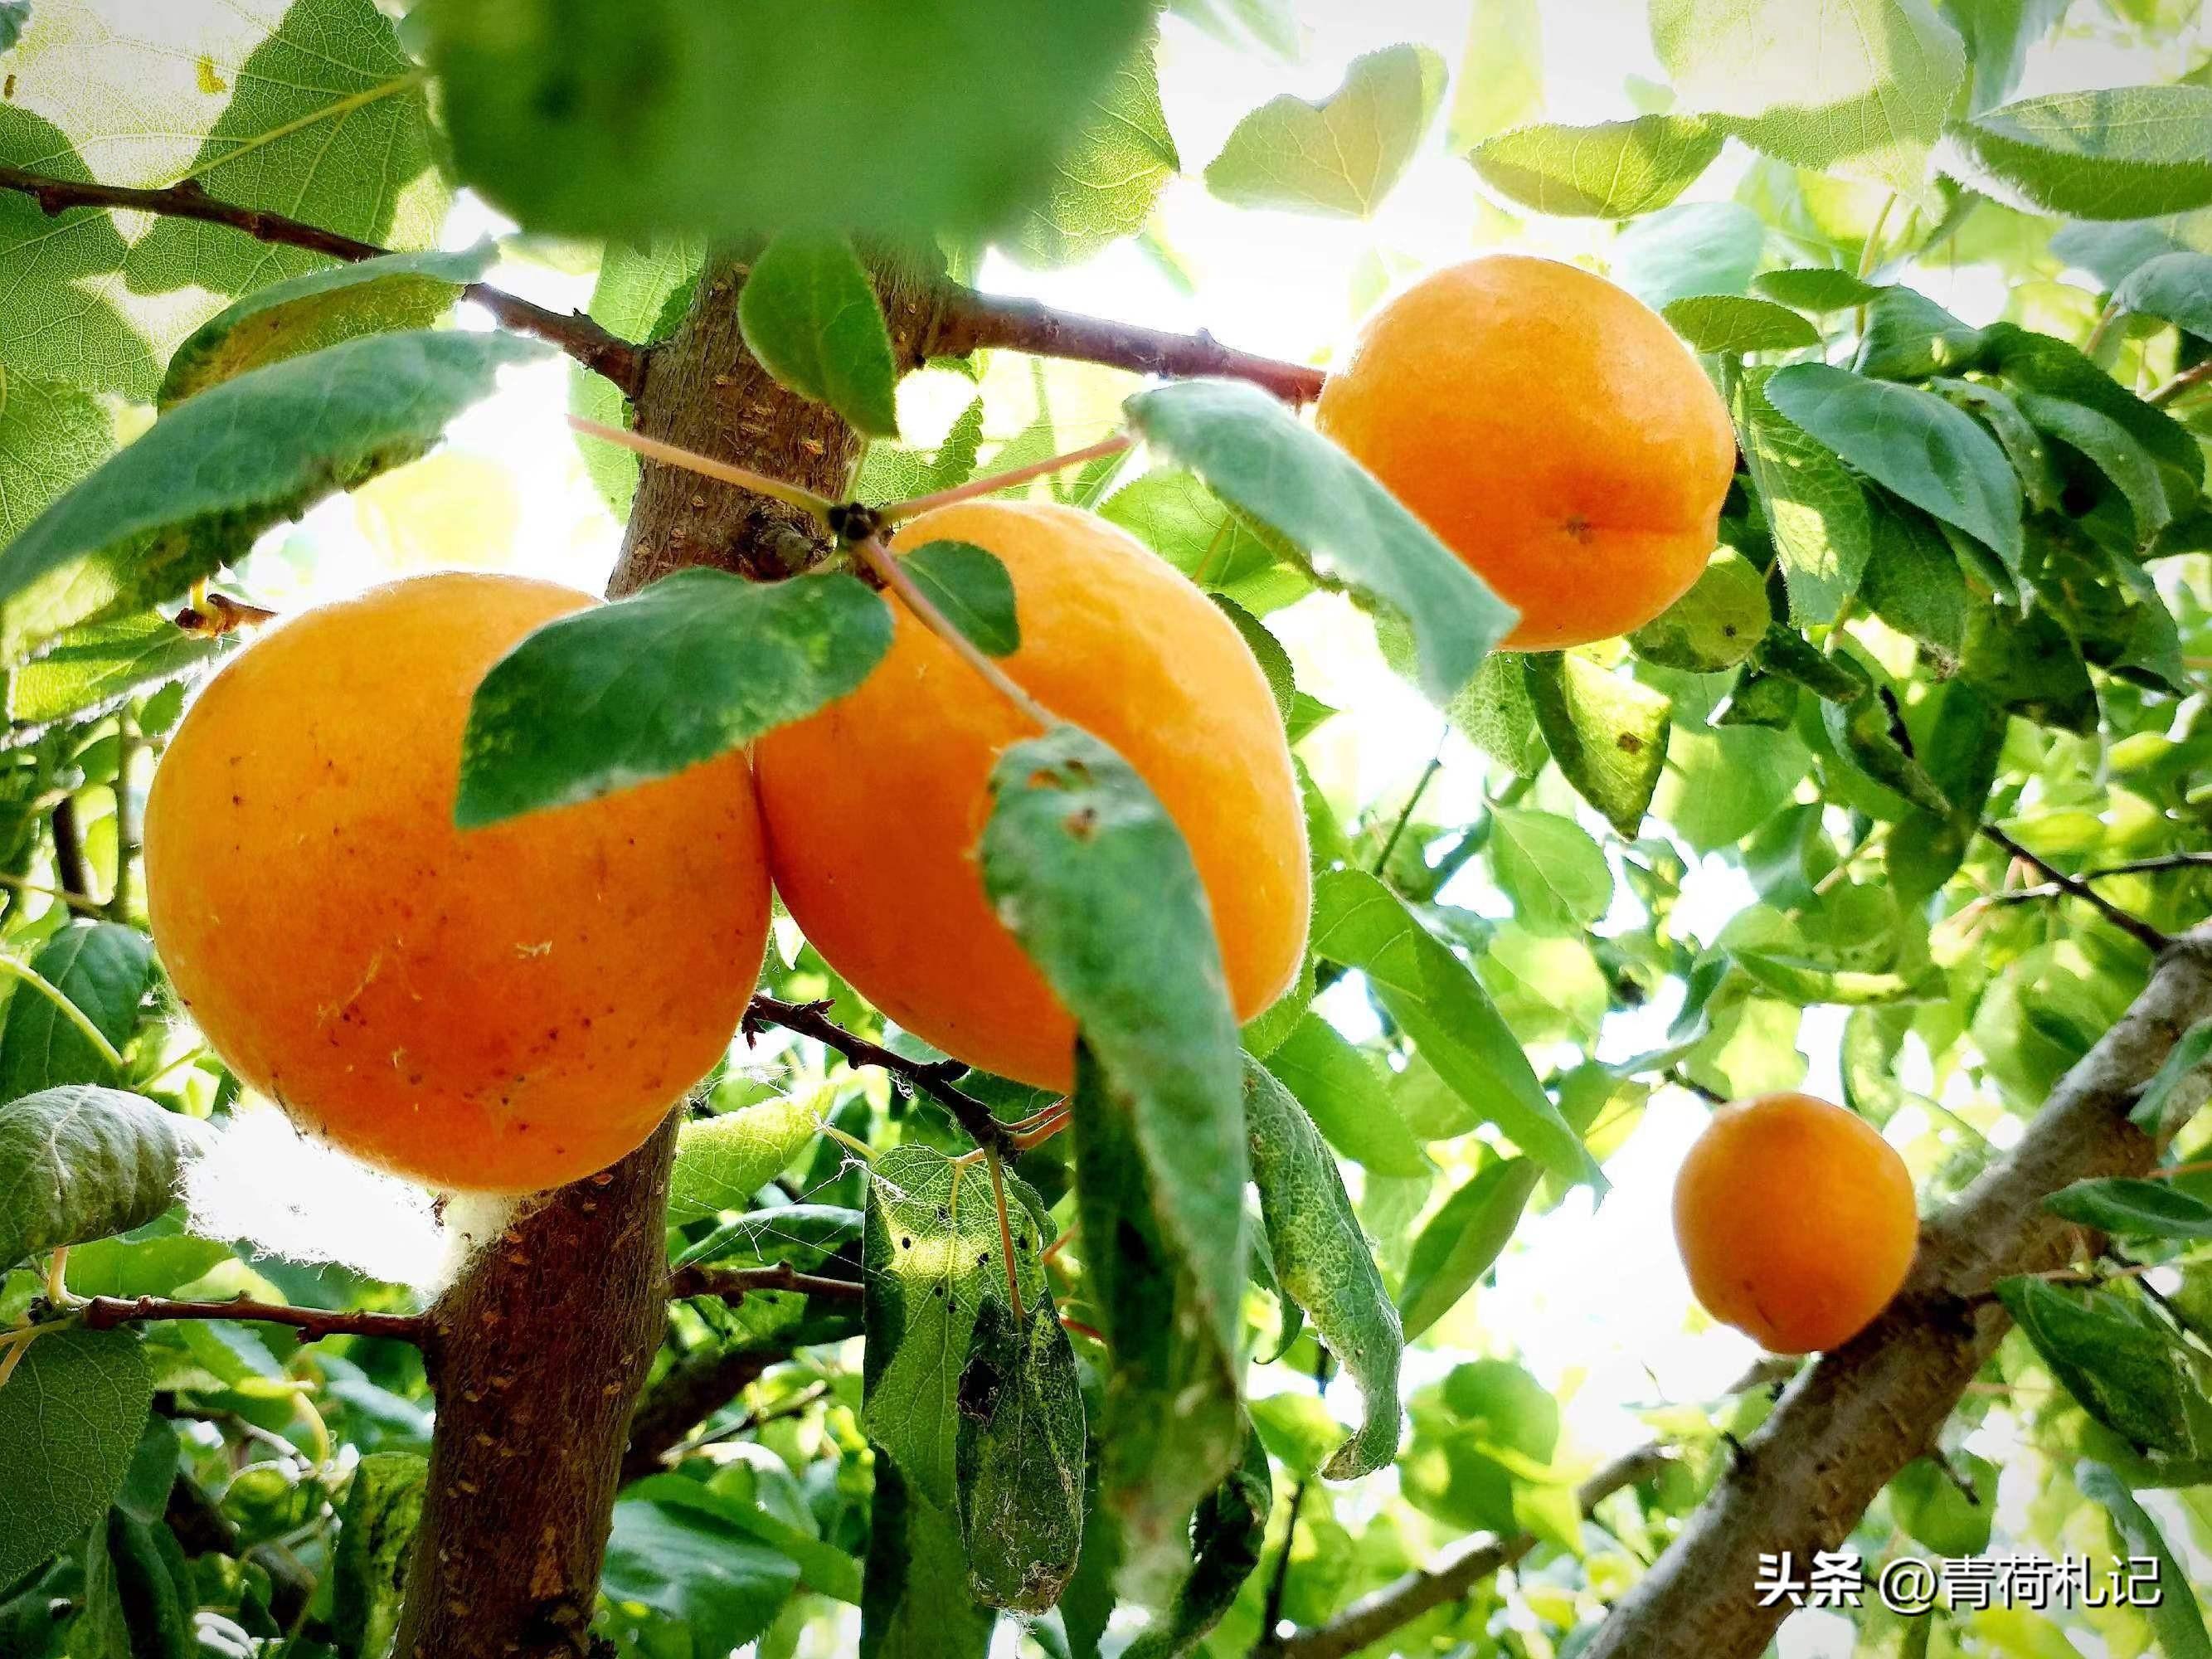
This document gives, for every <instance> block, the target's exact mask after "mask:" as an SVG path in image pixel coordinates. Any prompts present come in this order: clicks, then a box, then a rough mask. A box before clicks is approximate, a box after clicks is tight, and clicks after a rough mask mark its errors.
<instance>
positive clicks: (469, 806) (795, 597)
mask: <svg viewBox="0 0 2212 1659" xmlns="http://www.w3.org/2000/svg"><path fill="white" fill-rule="evenodd" d="M890 639H891V617H890V607H889V606H888V605H885V604H884V602H883V600H882V599H879V598H878V597H877V596H876V594H875V593H874V592H872V591H871V590H870V589H869V588H868V587H867V586H866V584H864V583H863V582H861V581H860V579H859V578H858V577H856V576H853V575H850V574H846V573H844V572H842V571H830V572H826V573H823V574H816V575H810V576H796V577H793V578H792V579H791V580H788V581H781V582H767V583H762V582H749V581H746V580H744V579H743V578H741V577H738V576H732V575H731V574H728V573H726V572H725V571H720V570H679V571H678V572H677V573H676V574H674V575H671V576H665V577H663V578H662V579H661V580H659V581H657V582H655V583H653V586H650V587H648V588H647V589H646V590H645V591H644V592H641V593H640V594H638V595H637V596H636V597H635V598H634V599H623V600H622V601H620V602H619V603H617V604H614V605H594V606H592V608H590V609H588V610H584V611H575V612H574V613H573V614H571V615H569V616H566V617H561V618H559V619H558V620H556V621H555V622H552V623H548V624H547V625H546V626H545V627H544V628H541V629H538V631H537V632H536V633H534V634H532V635H531V636H530V637H529V638H528V639H526V640H525V641H522V643H521V644H520V645H518V646H516V647H514V649H513V650H512V651H510V652H508V653H507V655H506V656H504V657H502V658H501V659H500V660H499V661H498V662H497V663H496V664H495V665H493V667H492V670H491V671H490V672H489V674H487V675H486V676H485V677H484V680H483V684H482V685H480V686H478V687H477V694H476V699H475V701H474V702H472V703H471V705H470V708H469V723H468V728H467V730H466V732H465V733H464V734H463V736H462V738H461V778H460V793H459V796H458V798H457V799H456V802H455V805H454V808H453V820H454V822H455V823H459V825H460V826H461V827H462V828H463V829H479V828H481V827H482V826H483V825H485V824H488V823H499V822H500V821H501V820H502V819H505V818H511V817H515V816H516V815H517V814H519V813H523V812H535V811H544V809H546V808H548V807H553V806H565V805H569V804H570V803H572V802H574V801H583V800H593V799H598V798H599V796H601V795H605V794H611V793H613V792H614V791H616V790H617V789H628V788H632V787H635V786H636V785H638V784H641V783H648V782H651V781H653V779H655V778H665V777H668V776H671V775H673V774H675V773H678V772H680V771H682V770H684V768H686V767H689V766H696V765H697V764H698V763H700V762H702V761H706V760H711V759H713V758H714V757H715V756H717V755H722V754H726V753H728V752H729V751H730V750H732V749H736V748H739V747H741V746H742V745H744V744H748V743H750V742H751V741H752V740H753V739H754V738H757V737H758V736H760V735H761V733H763V732H767V731H770V730H772V729H773V728H775V727H776V726H781V725H784V724H785V723H786V722H787V721H790V720H803V719H805V717H806V716H807V715H809V714H812V713H813V712H814V711H815V710H816V709H817V708H822V707H823V706H824V705H825V704H828V703H830V702H835V701H836V699H837V698H839V697H842V696H844V695H845V694H846V693H847V692H848V691H850V690H853V689H854V687H855V686H857V685H859V684H860V682H861V681H862V680H864V679H866V678H867V677H868V675H869V673H870V672H871V671H872V670H873V669H874V667H875V665H877V664H878V662H880V661H881V660H882V659H883V655H884V652H886V651H888V650H889V649H890Z"/></svg>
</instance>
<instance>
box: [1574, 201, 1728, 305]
mask: <svg viewBox="0 0 2212 1659" xmlns="http://www.w3.org/2000/svg"><path fill="white" fill-rule="evenodd" d="M1765 246H1766V227H1765V224H1764V223H1762V222H1760V220H1759V216H1758V215H1757V214H1755V213H1753V211H1752V210H1750V209H1749V208H1747V207H1746V206H1744V205H1743V204H1741V202H1678V203H1676V204H1674V206H1673V207H1670V208H1662V209H1660V210H1659V211H1658V212H1656V213H1655V214H1652V215H1651V216H1650V217H1648V218H1644V219H1639V220H1638V221H1637V222H1635V223H1634V224H1632V225H1631V226H1629V227H1628V228H1626V230H1624V231H1622V232H1621V233H1620V237H1619V238H1618V239H1617V240H1615V241H1614V243H1613V249H1612V252H1611V255H1610V257H1611V259H1612V265H1613V270H1612V276H1613V281H1614V282H1616V283H1619V284H1620V286H1621V287H1623V288H1625V289H1627V290H1628V291H1629V292H1630V293H1631V294H1633V295H1635V296H1636V297H1637V298H1638V299H1639V300H1641V301H1644V304H1645V305H1647V306H1650V307H1651V308H1652V309H1653V310H1654V311H1662V310H1664V309H1665V308H1666V307H1668V305H1670V304H1671V303H1673V302H1674V301H1676V300H1680V299H1685V298H1687V297H1689V296H1690V295H1699V294H1718V295H1736V294H1741V293H1742V292H1743V291H1744V289H1745V287H1746V286H1747V284H1748V283H1750V281H1751V273H1752V272H1753V271H1754V270H1757V269H1758V268H1759V258H1760V256H1761V255H1762V253H1763V252H1765Z"/></svg>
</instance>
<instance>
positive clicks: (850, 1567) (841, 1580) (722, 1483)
mask: <svg viewBox="0 0 2212 1659" xmlns="http://www.w3.org/2000/svg"><path fill="white" fill-rule="evenodd" d="M747 1473H748V1474H755V1473H756V1470H755V1469H753V1468H749V1469H748V1471H747ZM623 1497H624V1498H643V1499H647V1500H649V1501H651V1502H653V1503H656V1504H666V1505H668V1506H670V1507H671V1508H675V1509H681V1510H695V1511H696V1512H697V1513H699V1514H702V1515H707V1516H713V1517H714V1519H715V1520H717V1521H720V1522H726V1523H727V1524H728V1525H729V1526H731V1527H732V1528H735V1529H736V1530H737V1531H738V1532H740V1533H742V1534H744V1535H745V1536H746V1537H747V1538H750V1539H751V1540H752V1541H754V1542H755V1543H758V1544H765V1545H767V1546H768V1547H769V1548H770V1549H773V1550H776V1551H778V1552H780V1553H782V1554H784V1555H787V1556H789V1557H790V1558H791V1559H792V1560H793V1562H794V1563H795V1564H796V1565H798V1568H799V1588H800V1589H804V1590H811V1591H813V1592H814V1593H815V1594H816V1595H826V1596H829V1598H831V1599H832V1600H833V1601H843V1602H846V1603H848V1605H850V1606H853V1607H858V1606H860V1602H861V1600H862V1592H861V1579H860V1564H859V1563H858V1562H856V1561H854V1559H853V1558H852V1557H851V1556H849V1555H848V1554H847V1553H845V1552H844V1551H843V1550H841V1549H839V1548H838V1547H836V1545H834V1544H825V1543H823V1541H822V1540H821V1538H820V1536H819V1535H818V1534H817V1530H816V1529H815V1528H816V1522H815V1517H814V1516H812V1515H811V1514H807V1515H805V1516H804V1517H803V1518H804V1519H805V1522H806V1523H807V1524H806V1525H805V1526H804V1527H802V1526H800V1525H798V1524H796V1523H795V1522H793V1521H791V1520H788V1519H786V1518H785V1517H784V1516H783V1515H782V1514H780V1513H775V1512H771V1510H770V1509H769V1507H768V1499H767V1493H766V1492H765V1491H764V1490H763V1484H762V1483H761V1482H759V1481H758V1480H757V1479H756V1480H750V1481H748V1482H747V1483H746V1484H745V1485H744V1486H741V1487H738V1488H735V1489H732V1488H731V1487H730V1486H729V1485H728V1484H727V1477H718V1478H717V1480H715V1482H714V1485H713V1486H707V1485H705V1484H702V1482H699V1481H696V1480H688V1479H686V1478H685V1477H684V1476H683V1475H680V1474H649V1475H647V1477H646V1478H645V1479H644V1480H638V1481H634V1482H632V1483H631V1484H630V1485H629V1486H626V1487H625V1488H623ZM797 1497H798V1494H797V1492H795V1491H794V1492H793V1499H794V1500H796V1499H797Z"/></svg>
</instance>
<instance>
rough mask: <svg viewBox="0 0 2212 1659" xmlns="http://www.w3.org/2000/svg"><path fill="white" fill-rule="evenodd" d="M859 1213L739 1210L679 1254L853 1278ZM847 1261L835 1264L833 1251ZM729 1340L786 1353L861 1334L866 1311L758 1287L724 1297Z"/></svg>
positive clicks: (831, 1208)
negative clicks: (735, 1298)
mask: <svg viewBox="0 0 2212 1659" xmlns="http://www.w3.org/2000/svg"><path fill="white" fill-rule="evenodd" d="M862 1231H863V1221H862V1218H861V1214H860V1212H859V1211H858V1210H848V1209H846V1208H844V1207H843V1206H842V1205H836V1204H782V1205H777V1206H774V1207H772V1208H768V1209H761V1210H753V1211H750V1212H747V1213H745V1214H743V1215H738V1216H733V1217H732V1218H730V1219H729V1220H728V1221H726V1222H724V1223H723V1224H722V1225H720V1226H719V1227H717V1228H716V1229H714V1231H713V1232H711V1233H708V1235H707V1236H706V1237H704V1238H702V1239H701V1240H700V1241H699V1242H698V1243H696V1244H693V1245H692V1246H690V1248H689V1249H686V1250H684V1252H683V1253H682V1254H681V1255H678V1257H677V1259H676V1264H675V1265H676V1266H678V1267H692V1266H695V1265H711V1266H714V1267H727V1268H745V1267H779V1266H783V1265H788V1266H790V1267H795V1268H796V1269H798V1270H799V1272H800V1273H825V1274H827V1275H829V1277H832V1278H850V1277H852V1276H853V1273H854V1267H855V1266H856V1264H857V1261H858V1258H859V1256H860V1238H861V1233H862ZM832 1257H836V1258H840V1260H839V1261H837V1262H836V1265H834V1266H833V1265H831V1258H832ZM725 1312H726V1319H725V1320H723V1321H721V1323H722V1324H724V1326H725V1327H726V1329H725V1333H724V1334H725V1337H726V1340H728V1341H729V1343H730V1346H734V1347H739V1348H750V1349H751V1350H752V1351H753V1352H759V1353H771V1354H772V1353H786V1352H790V1351H791V1350H792V1349H793V1348H795V1347H798V1346H802V1345H804V1344H806V1343H812V1342H842V1341H843V1340H845V1339H846V1338H848V1337H852V1336H858V1335H860V1334H861V1326H862V1324H863V1320H862V1317H861V1315H860V1310H857V1309H855V1308H854V1304H852V1303H851V1302H849V1301H848V1300H846V1299H844V1298H843V1297H817V1296H813V1295H810V1294H808V1293H807V1292H805V1291H752V1292H750V1294H749V1295H747V1296H746V1297H745V1298H744V1300H743V1301H742V1302H739V1303H736V1304H725Z"/></svg>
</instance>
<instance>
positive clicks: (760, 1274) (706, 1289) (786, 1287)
mask: <svg viewBox="0 0 2212 1659" xmlns="http://www.w3.org/2000/svg"><path fill="white" fill-rule="evenodd" d="M754 1291H799V1292H801V1293H802V1294H804V1295H806V1296H826V1297H832V1298H834V1299H836V1300H840V1301H848V1302H858V1301H859V1300H860V1297H861V1293H862V1286H861V1284H860V1280H859V1279H834V1278H830V1277H828V1276H826V1275H824V1274H822V1273H800V1272H799V1270H798V1269H797V1268H796V1267H793V1266H792V1265H791V1264H790V1263H789V1262H788V1261H778V1262H775V1263H774V1264H772V1265H771V1266H769V1267H715V1266H714V1264H713V1263H711V1262H702V1263H701V1264H699V1265H698V1266H696V1267H679V1268H678V1269H677V1271H676V1272H674V1273H671V1274H670V1275H669V1276H668V1299H669V1300H670V1301H671V1302H678V1301H681V1300H683V1299H684V1297H690V1296H711V1297H720V1298H721V1299H722V1300H724V1301H726V1302H742V1301H744V1299H745V1297H747V1296H749V1295H750V1294H752V1293H753V1292H754Z"/></svg>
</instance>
